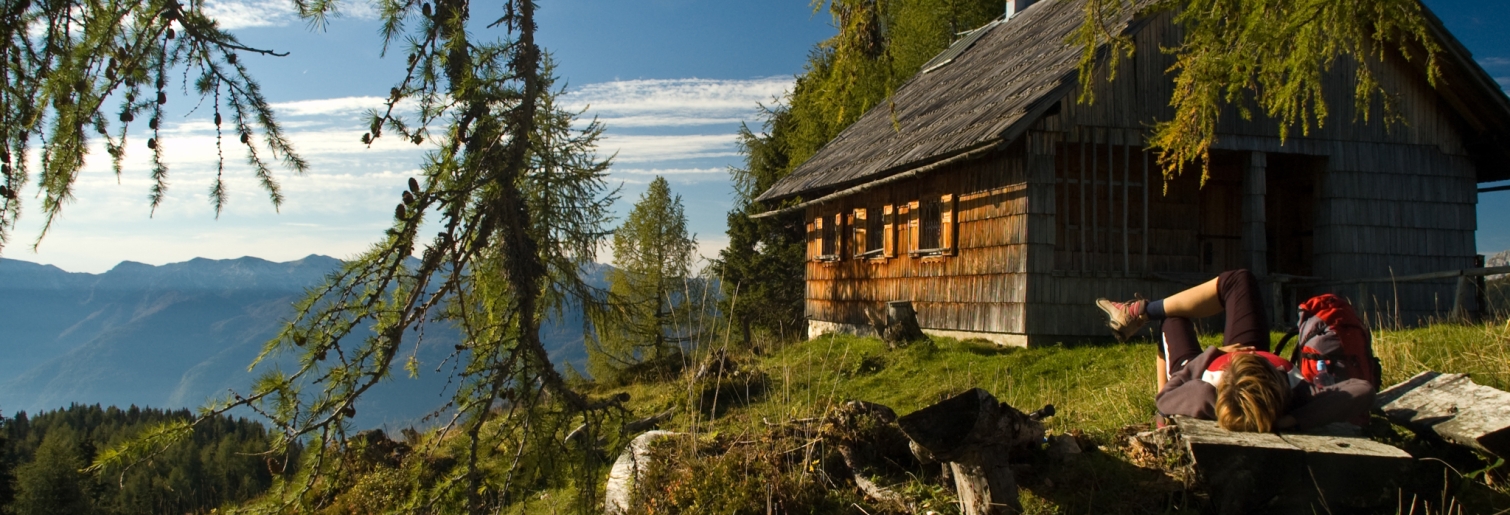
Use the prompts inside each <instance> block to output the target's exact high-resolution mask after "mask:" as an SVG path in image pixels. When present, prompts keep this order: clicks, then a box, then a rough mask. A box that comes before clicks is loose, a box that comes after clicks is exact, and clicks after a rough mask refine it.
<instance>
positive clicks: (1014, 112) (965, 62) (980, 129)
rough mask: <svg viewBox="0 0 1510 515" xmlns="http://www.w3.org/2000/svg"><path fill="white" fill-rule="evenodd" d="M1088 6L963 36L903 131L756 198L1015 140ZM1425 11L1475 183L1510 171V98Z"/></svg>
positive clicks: (809, 165)
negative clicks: (1466, 137) (1468, 146)
mask: <svg viewBox="0 0 1510 515" xmlns="http://www.w3.org/2000/svg"><path fill="white" fill-rule="evenodd" d="M1083 7H1084V0H1045V1H1042V2H1037V3H1035V4H1034V5H1033V7H1032V8H1029V9H1027V10H1025V11H1023V12H1021V13H1019V14H1018V15H1016V16H1013V17H1012V18H1011V19H1008V20H1005V21H998V22H993V23H992V24H989V25H987V26H985V27H982V28H981V29H978V30H977V31H976V32H975V33H972V34H970V35H969V36H967V38H969V39H975V38H978V40H975V41H973V42H971V43H973V44H964V43H966V41H964V40H962V41H960V42H959V43H960V44H958V45H951V48H950V49H949V50H945V51H944V52H943V53H941V54H940V56H939V57H935V58H934V60H933V61H930V62H929V64H928V65H925V67H924V69H925V71H923V72H919V73H918V74H917V75H916V76H914V77H913V78H912V79H911V80H909V81H907V82H906V83H905V84H903V85H902V86H901V87H899V88H898V89H897V91H896V92H895V94H894V95H893V97H892V98H891V102H892V103H893V104H894V105H895V117H896V122H897V125H899V126H900V128H899V129H896V128H893V125H892V113H891V111H890V110H889V109H887V108H886V107H884V106H878V107H876V108H873V109H871V110H870V111H868V112H866V113H865V115H863V116H861V118H860V119H859V120H858V121H856V122H855V123H854V124H853V125H850V126H849V127H848V128H846V129H845V130H844V131H842V132H840V133H839V135H838V136H837V137H835V138H834V139H833V140H832V141H829V142H828V143H827V144H825V145H824V146H823V147H822V148H820V149H819V150H818V152H817V153H816V154H814V155H813V156H812V157H811V158H809V159H808V160H807V161H806V162H804V163H802V164H801V165H800V166H798V167H797V169H796V170H794V171H793V172H792V174H791V175H789V176H787V177H785V178H783V179H782V180H780V181H778V182H777V183H776V184H775V185H773V186H772V187H771V188H770V189H769V190H767V191H766V192H765V193H763V194H761V195H760V197H759V198H758V199H757V200H758V201H771V200H780V199H785V198H789V197H793V196H797V195H804V196H807V197H813V196H814V194H824V193H828V192H832V191H835V190H840V189H844V188H849V187H852V186H856V185H860V184H865V183H868V182H871V181H875V180H877V179H881V178H884V177H887V176H891V175H895V174H898V173H902V172H905V171H908V170H911V169H915V168H919V167H924V166H928V165H931V164H933V163H937V162H939V161H943V160H947V159H954V158H957V157H958V156H962V155H965V154H978V153H979V152H980V151H982V150H983V149H986V148H991V147H993V146H996V145H1000V144H1003V143H1008V142H1010V140H1012V139H1015V138H1016V136H1017V135H1018V134H1020V133H1021V131H1023V130H1025V128H1026V127H1027V126H1028V125H1029V124H1031V123H1032V122H1033V121H1034V120H1036V119H1037V117H1038V115H1039V114H1040V113H1043V112H1044V111H1046V110H1047V109H1048V107H1049V106H1051V105H1053V104H1054V103H1055V102H1057V101H1059V100H1060V99H1062V98H1064V96H1065V95H1067V94H1069V93H1071V88H1073V87H1074V86H1075V84H1076V83H1077V80H1078V79H1077V76H1076V75H1077V65H1078V64H1079V59H1080V50H1079V47H1078V45H1071V44H1067V43H1066V40H1067V39H1068V38H1069V36H1070V34H1071V33H1072V32H1074V31H1075V30H1076V29H1077V28H1079V26H1080V24H1081V23H1082V22H1083V21H1084V17H1085V13H1084V8H1083ZM1423 12H1425V14H1426V18H1427V23H1428V25H1429V26H1430V28H1431V29H1432V31H1433V33H1434V34H1433V35H1434V36H1436V37H1437V38H1438V39H1439V40H1440V41H1442V42H1443V43H1444V46H1445V47H1446V48H1445V50H1446V52H1444V53H1445V54H1446V55H1445V57H1446V59H1444V60H1443V61H1444V64H1445V66H1444V70H1443V71H1444V79H1446V82H1447V85H1445V86H1444V85H1441V84H1439V87H1438V93H1439V94H1441V95H1443V97H1444V98H1445V99H1446V100H1447V103H1448V104H1449V105H1450V106H1451V107H1452V108H1453V110H1454V111H1456V112H1458V113H1459V114H1460V115H1462V116H1464V118H1465V119H1466V121H1467V122H1468V124H1469V125H1470V127H1469V128H1470V129H1471V130H1472V131H1473V132H1475V133H1477V134H1476V135H1475V136H1474V137H1473V142H1470V143H1474V142H1476V143H1475V144H1473V145H1472V146H1473V148H1474V149H1473V150H1471V152H1472V153H1473V154H1475V161H1476V162H1477V164H1478V167H1479V168H1480V170H1479V180H1480V181H1488V180H1500V179H1506V178H1510V164H1506V163H1507V162H1510V159H1506V158H1510V148H1506V147H1507V146H1510V145H1507V144H1510V99H1507V97H1506V95H1505V93H1504V92H1503V91H1501V90H1500V89H1499V88H1498V87H1495V86H1497V85H1496V84H1494V82H1493V80H1492V79H1489V78H1488V75H1487V74H1485V73H1484V71H1483V70H1482V68H1480V67H1479V66H1478V65H1477V63H1475V62H1473V60H1472V58H1471V57H1470V56H1469V55H1468V54H1467V50H1466V49H1464V48H1462V45H1461V44H1459V43H1458V42H1457V40H1456V38H1454V37H1453V36H1452V35H1451V34H1450V33H1449V32H1448V31H1447V30H1446V29H1445V27H1443V26H1442V23H1441V21H1440V20H1439V19H1437V17H1436V16H1434V15H1433V14H1432V13H1431V12H1430V11H1429V10H1427V9H1425V8H1424V6H1423ZM1124 16H1128V18H1124V19H1122V20H1119V21H1118V22H1117V23H1116V24H1114V25H1113V26H1114V27H1126V29H1125V33H1127V34H1129V35H1131V34H1134V33H1136V32H1137V31H1138V30H1139V29H1140V28H1141V26H1140V25H1139V24H1134V25H1132V26H1128V25H1127V24H1128V23H1129V22H1131V21H1132V20H1131V15H1130V14H1125V15H1124ZM1113 30H1118V29H1115V28H1114V29H1113ZM945 56H949V57H950V58H951V60H948V61H945V60H944V59H942V58H944V57H945ZM1416 61H1417V62H1419V60H1416ZM930 68H931V69H930ZM1421 71H1422V72H1423V73H1424V70H1421Z"/></svg>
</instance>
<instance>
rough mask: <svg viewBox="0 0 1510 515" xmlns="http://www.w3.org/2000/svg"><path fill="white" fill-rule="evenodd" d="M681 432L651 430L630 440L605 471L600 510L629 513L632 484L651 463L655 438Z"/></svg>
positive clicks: (614, 514)
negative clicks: (611, 466) (651, 449)
mask: <svg viewBox="0 0 1510 515" xmlns="http://www.w3.org/2000/svg"><path fill="white" fill-rule="evenodd" d="M679 435H681V433H672V432H669V431H651V432H648V433H645V434H642V435H640V436H637V437H635V439H634V440H630V441H629V445H628V446H626V447H625V448H624V452H622V453H620V454H619V459H617V460H614V462H613V468H611V469H609V470H608V484H607V485H606V486H605V488H604V495H603V512H604V513H608V514H610V515H616V514H620V513H628V512H629V511H630V509H629V508H630V506H629V501H630V499H633V498H634V485H635V484H636V483H638V482H639V480H640V476H642V475H643V474H644V473H645V467H648V466H649V464H650V457H651V456H650V448H651V446H652V445H654V444H655V442H656V441H659V440H662V439H666V438H674V437H676V436H679Z"/></svg>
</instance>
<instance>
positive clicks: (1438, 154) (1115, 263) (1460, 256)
mask: <svg viewBox="0 0 1510 515" xmlns="http://www.w3.org/2000/svg"><path fill="white" fill-rule="evenodd" d="M1179 37H1180V34H1179V32H1178V30H1177V28H1176V27H1174V26H1172V25H1171V24H1170V21H1169V16H1168V15H1167V14H1166V15H1162V16H1160V17H1159V18H1158V19H1155V20H1152V21H1151V22H1150V25H1149V26H1148V27H1147V28H1146V29H1145V30H1143V31H1142V32H1140V33H1139V34H1138V35H1137V36H1136V37H1135V44H1136V45H1137V53H1136V55H1135V57H1134V58H1133V59H1130V60H1126V61H1124V63H1123V65H1122V66H1123V67H1122V68H1121V69H1119V70H1118V77H1117V80H1116V81H1113V82H1110V83H1108V82H1105V81H1101V82H1098V83H1097V84H1095V85H1094V88H1093V89H1094V92H1095V102H1094V103H1092V104H1080V103H1078V102H1076V99H1075V95H1076V93H1073V92H1072V93H1071V94H1070V96H1068V97H1067V98H1066V99H1065V100H1063V101H1062V102H1061V110H1060V112H1059V113H1058V114H1056V115H1054V116H1050V117H1046V118H1045V119H1044V120H1041V121H1040V122H1039V124H1038V125H1037V126H1035V128H1034V130H1035V131H1040V132H1041V133H1042V134H1040V135H1039V137H1041V138H1046V139H1047V140H1052V141H1056V142H1058V143H1057V144H1056V145H1055V148H1054V150H1053V152H1051V154H1052V159H1053V160H1054V163H1055V165H1054V168H1055V174H1054V177H1055V179H1054V180H1053V181H1046V182H1044V183H1034V185H1033V187H1034V188H1039V189H1042V190H1043V193H1042V194H1041V195H1040V194H1038V193H1037V192H1035V193H1034V198H1038V197H1039V196H1052V201H1050V202H1047V203H1046V211H1047V212H1048V214H1047V215H1046V218H1049V219H1052V222H1046V223H1047V224H1051V225H1052V226H1053V228H1054V229H1055V231H1054V232H1053V233H1051V234H1053V235H1054V236H1056V238H1054V239H1053V242H1052V245H1045V246H1044V247H1043V249H1045V251H1049V250H1047V249H1050V248H1051V249H1052V250H1051V252H1052V254H1053V259H1052V265H1051V267H1047V268H1046V267H1044V264H1046V262H1047V260H1042V261H1040V260H1035V261H1034V262H1035V263H1036V264H1038V265H1037V266H1035V268H1033V269H1032V270H1030V271H1029V272H1030V277H1029V292H1028V302H1029V308H1028V314H1027V316H1028V318H1029V320H1030V329H1029V331H1028V332H1029V333H1030V334H1034V335H1038V334H1046V335H1105V334H1107V333H1106V331H1105V329H1104V327H1102V320H1101V319H1102V317H1101V316H1100V312H1099V311H1098V310H1096V309H1095V308H1094V306H1093V304H1092V303H1093V302H1094V300H1095V299H1096V298H1097V297H1109V298H1127V297H1130V296H1132V294H1133V293H1135V292H1136V293H1141V294H1143V295H1145V296H1151V297H1157V296H1160V295H1164V294H1168V293H1172V292H1174V291H1178V289H1179V288H1181V287H1183V286H1185V285H1187V284H1190V282H1188V281H1190V280H1191V279H1190V278H1189V276H1188V275H1186V276H1182V275H1178V274H1180V273H1182V272H1184V273H1188V272H1196V274H1194V275H1199V274H1200V273H1213V274H1214V273H1215V272H1216V271H1218V270H1214V268H1220V267H1223V266H1228V265H1230V264H1231V263H1232V261H1231V260H1229V259H1223V258H1221V257H1218V258H1217V259H1215V260H1214V262H1215V263H1216V264H1217V265H1218V266H1207V265H1206V263H1205V260H1204V259H1202V258H1203V257H1204V256H1203V255H1202V249H1203V248H1204V247H1206V246H1207V244H1208V243H1209V244H1212V246H1213V247H1214V248H1217V250H1218V251H1221V250H1231V249H1224V247H1221V245H1222V244H1221V243H1220V241H1219V240H1223V235H1222V234H1221V231H1214V230H1213V229H1212V228H1213V227H1225V226H1226V225H1230V224H1224V223H1221V222H1222V221H1223V220H1225V218H1224V217H1229V216H1234V214H1235V213H1238V211H1236V210H1235V207H1233V206H1226V205H1224V204H1225V201H1224V195H1223V194H1222V192H1221V191H1220V190H1221V189H1222V184H1221V181H1223V180H1227V181H1236V182H1234V185H1229V186H1232V188H1231V189H1233V190H1234V191H1233V193H1234V194H1235V193H1236V192H1238V191H1240V189H1241V188H1240V184H1241V181H1242V175H1241V172H1240V171H1239V172H1238V173H1237V175H1236V176H1234V177H1226V176H1225V175H1224V172H1223V171H1222V170H1214V171H1215V172H1216V173H1215V175H1217V177H1214V179H1216V183H1217V184H1215V186H1216V187H1215V188H1213V187H1212V186H1213V185H1211V184H1208V185H1207V187H1206V189H1204V190H1202V189H1200V188H1199V183H1198V180H1197V178H1196V176H1198V174H1199V168H1192V169H1189V170H1187V173H1186V174H1185V175H1184V176H1181V177H1177V178H1175V179H1174V180H1170V181H1162V180H1161V177H1160V175H1159V173H1158V171H1157V170H1156V162H1155V161H1154V159H1153V158H1152V157H1151V156H1149V155H1147V154H1146V153H1144V152H1142V151H1141V147H1142V146H1143V145H1144V144H1143V143H1142V142H1143V141H1146V140H1145V139H1144V138H1146V136H1147V134H1148V130H1149V129H1148V128H1149V127H1152V126H1153V124H1154V123H1155V122H1156V121H1159V120H1167V119H1169V118H1171V117H1172V115H1173V112H1172V109H1171V108H1170V107H1169V98H1170V95H1171V93H1172V82H1171V80H1170V78H1169V76H1167V75H1166V74H1165V70H1167V69H1168V68H1169V66H1170V64H1172V62H1173V58H1172V56H1169V55H1167V54H1164V53H1163V52H1161V51H1160V50H1159V49H1160V47H1161V46H1162V47H1166V48H1167V47H1173V46H1175V45H1177V43H1178V42H1179ZM1356 66H1357V63H1354V62H1350V61H1345V60H1339V62H1338V64H1337V66H1336V67H1335V69H1334V71H1333V73H1331V74H1330V75H1329V79H1330V80H1329V83H1328V84H1327V86H1326V94H1327V97H1326V100H1327V103H1328V107H1329V108H1330V110H1331V116H1330V117H1329V118H1327V119H1326V120H1325V121H1324V125H1323V126H1322V127H1319V128H1317V127H1312V128H1311V129H1310V130H1309V132H1308V133H1303V132H1302V130H1301V128H1299V127H1295V128H1292V130H1291V131H1290V134H1289V135H1288V138H1287V139H1286V140H1285V141H1284V143H1281V142H1280V138H1279V131H1278V129H1277V126H1276V124H1275V122H1274V121H1272V120H1270V119H1267V118H1264V117H1261V116H1260V117H1255V118H1254V119H1253V120H1243V119H1241V117H1240V116H1238V115H1237V113H1236V112H1235V110H1229V111H1227V112H1225V113H1223V115H1222V120H1221V122H1220V124H1219V126H1218V133H1219V137H1218V140H1217V142H1216V144H1215V146H1214V148H1215V149H1216V150H1217V151H1227V152H1228V155H1229V156H1235V157H1237V158H1241V157H1242V156H1243V155H1244V154H1243V153H1245V152H1267V153H1283V154H1300V155H1308V156H1319V157H1320V158H1322V159H1324V160H1325V161H1326V166H1325V173H1324V175H1323V176H1322V177H1320V178H1319V181H1318V184H1319V188H1318V189H1319V191H1318V192H1316V193H1313V194H1314V195H1317V199H1316V206H1315V207H1316V215H1315V216H1316V221H1315V224H1316V227H1315V233H1314V256H1313V260H1314V261H1313V270H1314V273H1315V274H1316V275H1318V276H1321V277H1326V278H1334V279H1345V278H1363V277H1379V276H1387V275H1389V274H1390V272H1391V271H1393V272H1394V273H1395V274H1397V275H1407V274H1412V273H1424V272H1431V271H1436V270H1447V269H1453V268H1461V267H1466V266H1469V265H1470V264H1471V260H1472V257H1473V256H1474V255H1475V253H1476V252H1475V247H1474V238H1473V232H1474V230H1475V229H1476V228H1477V227H1476V222H1475V217H1476V211H1475V204H1476V202H1477V191H1476V184H1475V170H1474V168H1473V166H1472V164H1471V162H1470V161H1469V159H1468V157H1467V155H1466V150H1465V149H1464V147H1463V139H1464V138H1463V133H1462V129H1461V128H1462V127H1464V125H1463V122H1462V121H1461V120H1460V119H1459V118H1458V116H1457V115H1456V113H1455V112H1453V111H1452V110H1451V109H1450V108H1449V107H1448V106H1447V105H1446V104H1445V103H1444V102H1443V101H1442V100H1441V98H1440V96H1439V95H1438V94H1437V93H1436V92H1435V91H1434V90H1433V89H1432V88H1431V87H1430V85H1428V84H1426V82H1425V80H1424V78H1423V77H1422V76H1421V74H1420V73H1419V72H1417V71H1416V70H1414V69H1413V67H1412V65H1411V64H1409V63H1406V62H1404V61H1403V59H1400V58H1399V57H1398V56H1390V57H1389V58H1387V59H1386V60H1385V61H1384V62H1383V63H1377V64H1376V68H1375V69H1376V72H1377V75H1378V76H1379V77H1380V79H1381V81H1382V82H1383V83H1384V84H1385V85H1386V87H1388V88H1391V89H1392V90H1393V91H1395V92H1397V93H1398V96H1397V97H1396V98H1395V101H1396V106H1395V107H1396V109H1397V113H1398V114H1399V117H1400V121H1401V123H1398V124H1394V125H1390V124H1386V123H1384V122H1383V120H1382V119H1381V117H1379V116H1378V115H1377V113H1376V114H1375V115H1374V116H1371V117H1370V118H1369V119H1368V120H1363V119H1362V116H1361V114H1360V113H1358V112H1357V111H1356V110H1355V108H1354V105H1353V99H1352V92H1353V88H1352V78H1353V74H1354V73H1355V71H1356V68H1355V67H1356ZM1375 107H1377V106H1375ZM1124 153H1126V154H1127V155H1128V156H1129V159H1125V161H1127V162H1129V163H1131V164H1130V165H1128V170H1127V171H1128V172H1132V173H1130V174H1128V175H1129V179H1127V180H1126V181H1125V182H1124V181H1123V180H1122V177H1123V169H1122V168H1120V167H1121V166H1123V164H1122V163H1123V161H1124V158H1122V155H1123V154H1124ZM1081 154H1085V155H1086V159H1085V163H1084V164H1081V162H1082V157H1081ZM1140 158H1141V159H1146V160H1148V162H1149V164H1150V166H1151V167H1154V168H1155V169H1154V170H1151V171H1150V174H1149V179H1148V180H1147V182H1143V181H1142V180H1141V179H1142V177H1141V163H1140ZM1271 162H1272V161H1271ZM1108 164H1110V166H1108ZM1239 170H1240V168H1239ZM1082 172H1084V178H1082ZM1124 185H1125V188H1126V189H1127V190H1128V192H1127V193H1126V194H1124V193H1123V192H1122V191H1120V190H1121V188H1123V187H1124ZM1144 188H1146V189H1147V191H1148V193H1150V195H1149V200H1148V202H1147V203H1144V202H1143V200H1142V198H1141V197H1140V194H1141V193H1142V192H1141V191H1140V190H1142V189H1144ZM1232 200H1233V202H1237V201H1238V199H1237V198H1233V199H1232ZM1229 207H1232V208H1233V209H1232V210H1231V212H1230V213H1228V212H1226V211H1227V210H1228V208H1229ZM1124 209H1126V217H1125V219H1126V220H1127V223H1128V225H1129V227H1128V228H1127V229H1126V230H1124V229H1123V228H1122V221H1123V219H1124V217H1123V215H1122V213H1123V210H1124ZM1213 209H1221V210H1223V212H1213ZM1145 213H1146V214H1147V218H1148V221H1147V224H1148V225H1147V229H1146V231H1145V230H1143V228H1142V227H1139V225H1140V224H1141V223H1142V222H1143V220H1141V219H1140V218H1142V216H1143V215H1144V214H1145ZM1226 221H1229V222H1230V220H1226ZM1203 229H1204V230H1203ZM1124 239H1125V243H1124ZM1145 245H1146V247H1147V251H1146V256H1147V258H1146V259H1147V261H1146V264H1145V262H1143V258H1144V255H1145V254H1144V252H1145V250H1144V247H1145ZM1232 245H1236V242H1235V240H1234V241H1233V242H1231V244H1230V245H1227V246H1232ZM1234 248H1235V247H1234ZM1038 250H1039V248H1038V247H1035V249H1034V251H1035V252H1037V251H1038ZM1218 254H1222V252H1218ZM1208 268H1213V270H1207V269H1208ZM1161 277H1162V278H1166V279H1185V280H1186V281H1187V282H1185V283H1183V284H1182V283H1180V282H1179V281H1177V280H1170V281H1165V280H1161ZM1452 286H1453V285H1452V283H1451V281H1442V282H1438V283H1428V284H1416V285H1400V287H1399V290H1398V291H1399V305H1398V306H1396V305H1394V304H1393V302H1394V293H1395V292H1394V291H1393V290H1392V291H1390V292H1381V291H1368V292H1364V293H1360V292H1359V289H1358V288H1357V287H1341V288H1337V289H1336V292H1337V293H1340V294H1343V295H1346V296H1348V297H1349V298H1352V299H1354V302H1355V303H1360V302H1364V301H1365V299H1363V298H1362V296H1363V295H1367V296H1369V297H1371V299H1370V301H1369V303H1368V304H1366V306H1368V307H1370V308H1371V309H1373V310H1374V311H1376V312H1378V313H1377V314H1376V315H1375V318H1376V319H1377V317H1378V315H1385V314H1387V315H1389V316H1391V317H1392V316H1394V314H1395V312H1396V308H1398V314H1399V318H1400V319H1401V321H1402V322H1404V323H1414V322H1416V321H1418V320H1420V319H1421V318H1423V317H1427V316H1431V315H1433V314H1441V313H1445V312H1446V310H1447V309H1450V306H1451V294H1452ZM1374 290H1379V288H1378V287H1375V288H1374ZM1312 293H1317V292H1312ZM1386 293H1387V294H1386Z"/></svg>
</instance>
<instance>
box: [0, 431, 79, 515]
mask: <svg viewBox="0 0 1510 515" xmlns="http://www.w3.org/2000/svg"><path fill="white" fill-rule="evenodd" d="M79 444H80V442H79V435H78V433H76V432H74V431H73V430H71V429H69V428H66V427H64V428H57V429H54V430H52V431H49V432H48V433H47V435H46V436H44V437H43V439H42V444H41V445H40V446H38V447H37V451H36V454H35V455H34V457H33V458H32V460H31V462H29V463H27V464H25V465H22V466H20V467H18V468H17V470H16V486H17V490H18V491H17V492H16V501H15V504H13V505H12V506H11V510H12V512H13V513H15V514H16V515H33V514H35V515H50V514H54V513H80V514H87V513H91V512H93V506H92V505H91V503H90V502H89V497H88V496H87V495H86V484H87V483H88V481H89V479H90V478H89V476H88V475H85V474H83V473H81V472H80V469H82V468H84V465H85V461H84V456H83V454H82V453H81V452H80V449H79Z"/></svg>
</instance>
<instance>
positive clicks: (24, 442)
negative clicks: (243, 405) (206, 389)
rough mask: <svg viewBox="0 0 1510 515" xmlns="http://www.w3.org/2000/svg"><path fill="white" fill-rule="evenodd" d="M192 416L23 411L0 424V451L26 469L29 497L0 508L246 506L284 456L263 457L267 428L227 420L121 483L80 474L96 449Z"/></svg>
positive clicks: (88, 409)
mask: <svg viewBox="0 0 1510 515" xmlns="http://www.w3.org/2000/svg"><path fill="white" fill-rule="evenodd" d="M193 418H194V415H193V414H191V413H190V412H189V411H188V410H176V411H164V410H156V409H140V408H137V407H135V406H132V407H130V408H129V409H124V410H123V409H119V408H116V407H109V408H101V407H100V406H98V405H93V406H82V405H74V406H70V407H68V408H66V409H62V410H58V411H48V412H42V413H39V414H37V415H35V416H33V417H30V418H28V417H27V416H26V414H25V413H18V414H17V415H16V417H15V418H12V419H8V420H4V421H3V423H0V441H3V442H4V443H5V445H4V446H3V447H0V450H3V454H4V455H5V456H6V457H7V461H12V462H13V463H17V464H19V465H21V467H19V468H18V470H19V471H23V472H24V476H25V477H24V478H22V480H21V481H20V482H19V483H18V484H20V483H24V487H23V489H24V490H25V491H26V492H28V493H27V494H26V495H25V496H23V497H24V499H19V500H17V501H16V502H15V503H14V504H11V503H9V502H0V512H4V510H6V509H7V505H10V507H9V509H11V510H12V512H39V511H40V512H48V511H49V510H56V509H63V508H59V507H58V504H59V502H60V501H57V500H58V499H65V498H73V497H78V498H79V499H81V500H79V501H78V503H79V504H78V505H76V506H72V507H71V508H67V509H77V510H83V511H82V512H90V511H92V512H96V513H112V514H121V515H128V514H155V513H194V512H202V511H204V510H207V509H210V508H214V507H217V506H221V505H222V504H225V503H227V502H238V501H245V500H247V499H250V498H252V497H254V496H256V495H258V494H261V493H262V492H263V491H265V490H266V489H267V488H268V486H270V485H271V484H272V482H273V478H274V475H275V474H274V472H273V471H271V470H270V468H269V467H270V464H271V463H273V462H281V461H283V460H284V459H286V458H287V457H285V456H273V455H264V454H260V453H261V452H262V451H264V450H266V445H267V437H268V433H267V430H266V429H265V428H263V427H262V426H261V425H259V424H257V423H255V422H251V421H248V420H245V419H231V418H228V417H215V418H213V419H211V420H207V421H205V422H204V423H202V424H200V425H198V426H197V427H196V428H195V430H194V432H193V434H192V435H191V436H190V437H189V438H188V439H187V440H186V441H185V442H183V444H182V445H178V446H174V447H173V448H171V449H167V450H166V451H165V452H163V453H162V454H160V455H158V456H157V458H156V459H154V460H152V461H151V462H147V463H141V464H138V465H137V466H135V467H132V468H131V469H130V470H127V471H125V474H124V476H123V477H120V478H103V477H95V476H89V475H85V474H80V473H79V469H80V467H82V466H84V465H87V464H88V462H89V460H90V459H92V457H93V455H94V454H95V449H98V448H101V447H105V446H107V445H109V444H110V443H112V442H118V441H121V440H123V439H127V438H131V437H132V436H133V435H136V434H137V433H139V432H141V431H142V430H144V429H146V428H148V427H151V426H154V425H157V424H161V423H164V422H167V421H186V420H192V419H193ZM69 467H71V468H69ZM64 470H68V471H71V472H72V474H64V473H63V472H62V471H64ZM60 492H61V493H60ZM0 501H5V499H4V497H0ZM81 506H82V507H81ZM59 513H66V512H59Z"/></svg>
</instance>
